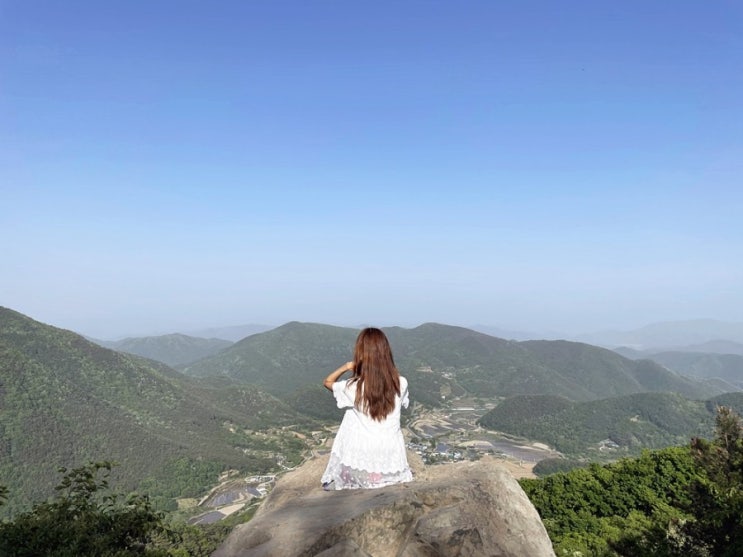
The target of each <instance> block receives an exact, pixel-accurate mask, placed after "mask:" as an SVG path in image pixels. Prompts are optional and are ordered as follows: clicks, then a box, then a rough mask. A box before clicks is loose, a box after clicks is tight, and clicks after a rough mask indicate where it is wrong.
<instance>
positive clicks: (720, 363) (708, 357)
mask: <svg viewBox="0 0 743 557" xmlns="http://www.w3.org/2000/svg"><path fill="white" fill-rule="evenodd" d="M616 352H618V353H620V354H623V355H624V356H625V357H628V358H632V359H639V358H646V359H649V360H653V361H654V362H657V363H659V364H660V365H662V366H664V367H667V368H668V369H671V370H673V371H675V372H677V373H680V374H682V375H685V376H688V377H695V378H698V379H718V380H722V381H725V382H727V383H728V384H729V385H730V388H729V390H730V391H733V390H743V356H741V355H738V354H714V353H702V352H682V351H667V352H654V351H652V350H645V351H642V352H641V351H637V350H632V349H630V348H625V347H621V348H617V349H616Z"/></svg>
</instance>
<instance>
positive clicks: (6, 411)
mask: <svg viewBox="0 0 743 557" xmlns="http://www.w3.org/2000/svg"><path fill="white" fill-rule="evenodd" d="M297 421H298V418H297V413H296V412H295V411H294V410H293V409H292V408H290V407H288V406H287V405H285V404H284V403H282V402H280V401H279V400H277V399H275V398H274V397H272V396H271V395H268V394H266V393H264V392H262V391H260V390H259V389H258V388H256V387H254V386H250V385H245V384H241V385H236V384H234V383H231V382H229V381H226V380H224V379H222V380H221V381H214V380H210V381H200V380H194V379H190V378H188V377H184V376H182V375H181V374H179V373H178V372H176V371H175V370H172V369H170V368H168V367H167V366H165V365H160V364H157V363H155V362H153V361H151V360H144V359H141V358H138V357H135V356H129V355H125V354H122V353H119V352H115V351H113V350H109V349H106V348H102V347H100V346H98V345H96V344H94V343H91V342H89V341H87V340H85V339H84V338H83V337H81V336H79V335H77V334H75V333H72V332H70V331H65V330H62V329H57V328H55V327H50V326H48V325H44V324H41V323H38V322H36V321H33V320H32V319H29V318H28V317H25V316H23V315H21V314H19V313H16V312H14V311H12V310H9V309H5V308H0V477H1V478H2V482H1V483H2V484H4V485H6V486H7V487H8V488H9V498H8V504H7V505H6V506H5V507H4V508H3V509H4V510H6V512H7V511H10V512H13V511H16V510H18V509H21V508H26V507H27V506H28V504H29V503H30V502H31V501H39V500H43V499H45V498H46V497H47V496H49V495H50V494H51V489H52V486H53V485H54V483H55V482H56V480H57V478H58V474H57V468H58V467H60V466H67V467H72V466H78V465H80V464H81V463H84V462H87V461H100V460H114V461H117V462H118V463H119V464H120V466H118V467H117V468H116V474H117V478H116V479H117V480H118V481H120V482H121V483H122V485H125V486H128V487H129V488H131V487H135V486H136V485H140V484H141V483H142V482H143V481H145V482H146V483H147V484H148V485H149V486H150V488H152V489H153V490H154V491H155V492H156V493H155V494H160V495H163V494H167V495H168V496H171V497H172V496H175V495H179V493H177V489H175V487H176V486H181V487H185V488H187V490H189V491H191V492H193V493H190V494H191V495H196V494H198V493H199V492H200V491H199V490H203V489H204V488H205V487H208V486H210V485H211V484H213V482H214V480H215V478H216V476H217V474H218V473H219V472H220V471H221V470H223V469H225V468H227V467H232V468H238V469H241V470H245V471H246V472H250V471H254V472H265V471H268V470H271V469H276V467H277V462H276V457H275V455H276V454H279V453H280V454H284V455H287V457H288V458H292V457H291V455H294V458H298V457H299V453H300V452H301V450H302V447H303V444H302V443H301V442H299V441H298V440H297V439H296V438H295V437H294V436H293V435H292V434H291V433H290V432H285V433H282V432H276V434H271V435H268V436H264V437H258V436H255V435H252V434H251V433H252V431H254V430H256V429H261V430H269V429H270V428H277V427H280V426H282V425H287V424H295V423H297ZM301 421H304V422H306V421H307V419H306V418H303V419H302V420H301ZM176 471H177V474H174V472H176ZM176 476H177V477H176Z"/></svg>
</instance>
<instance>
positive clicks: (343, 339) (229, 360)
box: [179, 322, 723, 405]
mask: <svg viewBox="0 0 743 557" xmlns="http://www.w3.org/2000/svg"><path fill="white" fill-rule="evenodd" d="M385 332H386V333H387V336H388V338H389V340H390V344H391V345H392V349H393V352H394V354H395V361H396V363H397V364H398V367H399V369H400V371H401V373H403V374H404V375H406V376H407V377H408V379H409V380H410V385H411V396H412V397H413V398H414V399H415V400H417V401H419V402H424V403H427V404H432V405H435V404H441V403H442V401H444V400H446V399H448V398H449V397H451V396H457V395H462V394H471V395H475V396H479V397H483V398H493V397H509V396H514V395H525V394H547V393H549V394H555V395H560V396H564V397H566V398H569V399H571V400H594V399H599V398H606V397H611V396H620V395H626V394H631V393H640V392H647V391H658V392H660V391H671V392H678V393H681V394H683V395H684V396H687V397H692V398H708V397H710V396H714V395H715V394H719V393H721V392H723V391H722V390H720V389H718V388H715V386H713V385H708V384H703V383H700V382H696V381H693V380H691V379H688V378H684V377H681V376H679V375H678V374H676V373H673V372H671V371H669V370H667V369H665V368H663V367H662V366H660V365H658V364H656V363H654V362H651V361H647V360H644V361H633V360H630V359H627V358H623V357H622V356H620V355H618V354H616V353H615V352H612V351H611V350H606V349H603V348H598V347H596V346H591V345H588V344H581V343H575V342H567V341H526V342H515V341H507V340H503V339H500V338H496V337H492V336H489V335H486V334H483V333H478V332H476V331H473V330H470V329H466V328H462V327H452V326H448V325H440V324H435V323H427V324H424V325H421V326H419V327H415V328H413V329H404V328H400V327H391V328H386V329H385ZM357 333H358V331H357V330H356V329H349V328H343V327H331V326H328V325H319V324H314V323H296V322H293V323H288V324H286V325H283V326H281V327H278V328H277V329H274V330H272V331H268V332H265V333H260V334H256V335H253V336H251V337H248V338H246V339H244V340H242V341H240V342H238V343H236V344H234V345H232V346H231V347H229V348H228V349H226V350H224V351H222V352H220V353H219V354H216V355H214V356H211V357H208V358H205V359H203V360H200V361H198V362H194V363H192V364H189V365H188V366H181V367H180V368H179V369H181V370H182V371H183V372H184V373H187V374H189V375H193V376H198V377H207V376H215V375H216V376H227V377H230V378H233V379H235V380H238V381H241V382H245V383H251V384H255V385H258V386H260V387H261V388H264V389H265V390H267V391H268V392H270V393H272V394H274V395H276V396H279V397H284V398H286V397H294V396H296V392H297V391H300V392H301V390H302V389H304V388H305V387H307V386H315V385H319V384H320V383H321V381H322V379H323V378H324V377H325V376H326V375H327V374H328V373H329V372H330V371H332V370H333V369H335V368H336V367H338V366H339V365H340V364H342V363H343V362H345V361H347V360H349V359H350V358H351V357H352V350H353V343H354V340H355V338H356V335H357Z"/></svg>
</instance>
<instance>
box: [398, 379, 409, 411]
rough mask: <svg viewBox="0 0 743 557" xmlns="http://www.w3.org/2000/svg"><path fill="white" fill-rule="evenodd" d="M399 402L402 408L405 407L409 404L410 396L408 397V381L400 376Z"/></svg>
mask: <svg viewBox="0 0 743 557" xmlns="http://www.w3.org/2000/svg"><path fill="white" fill-rule="evenodd" d="M400 403H401V404H402V407H403V408H407V407H408V404H410V398H409V397H408V382H407V380H406V379H405V378H404V377H400Z"/></svg>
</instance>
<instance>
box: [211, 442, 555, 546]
mask: <svg viewBox="0 0 743 557" xmlns="http://www.w3.org/2000/svg"><path fill="white" fill-rule="evenodd" d="M409 459H410V463H411V466H412V467H413V470H414V473H415V474H414V475H415V479H414V480H413V481H412V482H410V483H407V484H400V485H394V486H388V487H384V488H380V489H369V490H345V491H329V492H326V491H323V490H322V488H321V487H320V476H321V474H322V471H323V470H324V469H325V465H326V463H327V457H321V458H315V459H313V460H310V461H309V462H307V463H305V464H304V465H302V466H301V467H300V468H298V469H297V470H294V471H293V472H290V473H289V474H287V475H285V476H283V477H282V478H281V479H280V480H279V482H278V483H277V485H276V487H275V488H274V490H273V491H272V492H271V494H270V495H269V497H268V498H267V499H266V501H265V502H264V504H263V505H262V506H261V508H260V509H259V511H258V512H257V513H256V516H255V517H254V518H253V520H251V521H250V522H248V523H247V524H243V525H241V526H238V527H237V528H235V530H234V531H233V532H232V533H231V534H230V536H229V537H228V538H227V540H226V541H225V542H224V544H222V546H221V547H220V548H219V549H218V550H217V551H216V552H215V553H214V554H213V557H299V556H302V557H305V556H306V557H310V556H322V557H345V556H355V557H439V556H440V557H449V556H462V557H464V556H473V557H474V556H478V557H480V556H482V557H542V556H545V557H546V556H551V557H554V552H553V550H552V544H551V543H550V539H549V537H548V536H547V532H546V530H545V529H544V526H543V525H542V521H541V519H540V518H539V515H538V514H537V511H536V510H535V509H534V506H533V505H532V504H531V502H530V501H529V499H528V498H527V497H526V494H525V493H524V492H523V491H522V489H521V487H520V486H519V484H518V483H517V482H516V480H514V479H513V477H512V476H511V474H510V473H509V472H508V471H507V470H506V469H505V468H503V467H501V466H500V465H499V463H498V460H497V459H495V458H486V459H482V460H480V461H477V462H463V463H459V464H448V465H443V466H431V467H424V466H423V465H422V464H421V463H420V461H419V460H418V459H417V455H413V454H411V455H409Z"/></svg>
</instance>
